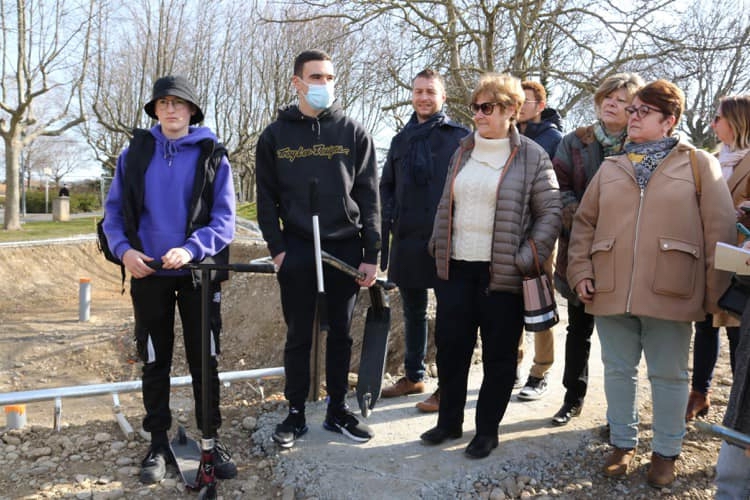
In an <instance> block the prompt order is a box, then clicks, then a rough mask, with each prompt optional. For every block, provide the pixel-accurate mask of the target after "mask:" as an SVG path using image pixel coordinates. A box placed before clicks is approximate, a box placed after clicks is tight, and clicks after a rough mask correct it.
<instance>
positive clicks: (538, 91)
mask: <svg viewBox="0 0 750 500" xmlns="http://www.w3.org/2000/svg"><path fill="white" fill-rule="evenodd" d="M521 87H522V88H523V92H524V94H526V101H525V102H524V103H523V106H521V112H520V113H519V116H518V129H519V131H520V132H521V133H522V134H523V135H525V136H526V137H528V138H529V139H532V140H533V141H534V142H536V143H537V144H539V145H540V146H541V147H542V148H544V150H545V151H546V152H547V154H548V155H549V157H550V159H552V158H554V157H555V153H556V152H557V146H558V145H559V144H560V140H561V139H562V132H561V130H562V126H561V118H560V114H559V113H558V112H557V111H556V110H554V109H552V108H548V107H547V91H546V90H545V88H544V86H543V85H542V84H541V83H539V82H534V81H531V80H526V81H524V82H521ZM554 261H555V258H554V255H552V256H551V257H550V258H549V259H547V261H546V262H545V263H544V272H546V273H547V275H548V276H549V277H550V281H551V280H552V263H553V262H554ZM523 341H524V336H523V335H522V336H521V344H520V345H519V348H518V364H519V366H520V364H521V362H522V361H523V353H524V350H523ZM554 359H555V337H554V335H553V333H552V329H551V328H548V329H546V330H542V331H541V332H536V333H534V362H533V364H532V366H531V369H530V370H529V378H527V379H526V383H525V384H524V386H523V388H522V389H521V391H520V392H519V393H518V399H520V400H521V401H533V400H536V399H539V398H541V397H542V396H544V394H545V393H546V392H547V374H548V373H549V370H550V368H552V363H553V362H554ZM517 382H520V380H517Z"/></svg>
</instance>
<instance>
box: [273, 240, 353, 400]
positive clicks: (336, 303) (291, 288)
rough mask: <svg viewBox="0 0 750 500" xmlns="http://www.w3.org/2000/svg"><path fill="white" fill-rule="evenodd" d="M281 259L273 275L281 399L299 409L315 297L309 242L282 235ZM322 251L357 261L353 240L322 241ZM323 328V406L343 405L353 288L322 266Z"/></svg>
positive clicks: (306, 384)
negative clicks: (277, 294)
mask: <svg viewBox="0 0 750 500" xmlns="http://www.w3.org/2000/svg"><path fill="white" fill-rule="evenodd" d="M284 239H285V242H286V256H285V257H284V262H283V263H282V265H281V268H280V269H279V271H278V273H277V274H276V277H277V279H278V281H279V287H280V289H281V307H282V310H283V312H284V320H285V322H286V325H287V334H286V344H285V346H284V371H285V378H286V385H285V388H284V396H285V397H286V399H287V400H288V401H289V404H290V406H292V407H294V408H297V409H299V410H302V409H304V407H305V399H306V398H307V395H308V392H309V390H310V351H311V348H312V332H313V320H314V317H315V308H316V299H317V295H318V285H317V276H316V272H315V249H314V246H313V242H312V241H310V240H305V239H302V238H299V237H297V236H295V235H291V234H289V233H288V232H287V233H285V234H284ZM322 247H323V250H325V251H326V252H328V253H330V254H331V255H334V256H335V257H338V258H339V259H341V260H343V261H345V262H347V263H348V264H350V265H352V266H354V267H358V266H359V264H360V263H361V261H362V244H361V242H360V240H359V238H353V239H348V240H342V241H324V242H322ZM323 281H324V285H325V286H324V289H325V296H326V304H327V309H326V312H327V314H328V324H329V327H330V329H329V330H328V332H326V333H327V336H326V356H325V358H326V359H325V363H326V388H327V391H328V396H329V406H336V407H338V406H340V405H343V404H344V400H345V398H346V393H347V391H348V389H349V383H348V376H349V362H350V358H351V354H352V337H351V335H350V334H349V329H350V327H351V321H352V313H353V312H354V305H355V303H356V300H357V293H358V292H359V285H357V283H356V282H355V281H354V279H353V278H352V277H350V276H347V275H346V274H344V273H343V272H341V271H339V270H337V269H334V268H332V267H331V266H328V265H327V264H323Z"/></svg>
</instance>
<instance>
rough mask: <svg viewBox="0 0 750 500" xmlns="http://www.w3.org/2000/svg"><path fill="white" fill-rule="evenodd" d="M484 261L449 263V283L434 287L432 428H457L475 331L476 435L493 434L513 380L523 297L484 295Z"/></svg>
mask: <svg viewBox="0 0 750 500" xmlns="http://www.w3.org/2000/svg"><path fill="white" fill-rule="evenodd" d="M489 278H490V273H489V263H488V262H465V261H456V260H451V263H450V279H448V280H438V284H437V286H436V287H435V297H436V299H437V312H436V319H435V343H436V345H437V367H438V373H439V374H440V411H439V414H438V424H437V425H438V427H440V428H443V429H459V428H461V426H462V425H463V421H464V407H465V406H466V389H467V383H468V378H469V368H470V365H471V357H472V353H473V351H474V346H475V344H476V341H477V328H478V329H479V333H480V335H481V339H482V365H483V368H484V373H483V378H482V385H481V388H480V389H479V397H478V399H477V410H476V432H477V434H479V435H490V436H492V435H495V436H496V435H497V432H498V427H499V425H500V421H501V420H502V418H503V415H505V410H506V408H507V407H508V402H509V401H510V396H511V393H512V391H513V384H514V382H515V379H516V361H517V358H518V340H519V339H520V338H521V333H522V332H523V297H522V296H521V295H520V294H515V293H508V292H490V291H488V286H489Z"/></svg>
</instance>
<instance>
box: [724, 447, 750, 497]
mask: <svg viewBox="0 0 750 500" xmlns="http://www.w3.org/2000/svg"><path fill="white" fill-rule="evenodd" d="M748 498H750V457H747V456H745V450H743V449H742V448H739V447H737V446H733V445H731V444H729V443H727V442H726V441H725V442H723V443H721V451H720V452H719V461H718V462H717V464H716V500H747V499H748Z"/></svg>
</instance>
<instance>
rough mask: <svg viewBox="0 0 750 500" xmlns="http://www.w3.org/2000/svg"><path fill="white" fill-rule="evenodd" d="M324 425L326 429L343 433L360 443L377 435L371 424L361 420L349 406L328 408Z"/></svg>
mask: <svg viewBox="0 0 750 500" xmlns="http://www.w3.org/2000/svg"><path fill="white" fill-rule="evenodd" d="M323 427H324V428H325V429H326V430H329V431H332V432H338V433H339V434H343V435H344V436H346V437H348V438H349V439H351V440H354V441H357V442H359V443H364V442H367V441H369V440H370V439H372V438H373V436H375V434H374V433H373V432H372V429H370V426H368V425H367V424H363V423H362V422H360V421H359V419H358V418H357V417H355V416H354V413H352V412H350V411H349V409H348V408H342V409H340V410H336V411H331V410H328V413H327V414H326V419H325V421H324V422H323Z"/></svg>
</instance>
